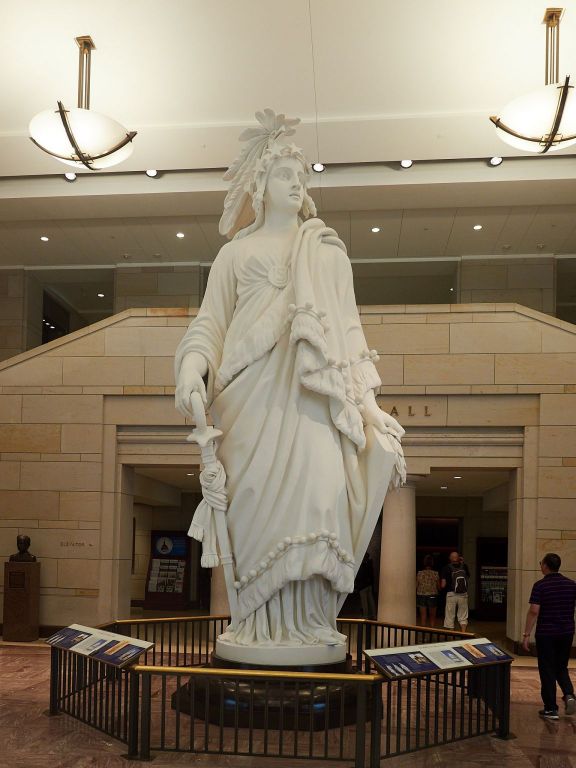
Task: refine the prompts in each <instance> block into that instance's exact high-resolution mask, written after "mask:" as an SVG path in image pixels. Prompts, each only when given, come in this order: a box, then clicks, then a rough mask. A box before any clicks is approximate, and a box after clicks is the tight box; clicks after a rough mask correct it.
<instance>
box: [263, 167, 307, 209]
mask: <svg viewBox="0 0 576 768" xmlns="http://www.w3.org/2000/svg"><path fill="white" fill-rule="evenodd" d="M305 179H306V174H305V172H304V168H303V167H302V163H301V162H300V161H299V160H298V159H297V158H295V157H280V158H278V159H277V160H275V161H274V163H273V165H272V167H271V169H270V173H269V175H268V182H267V184H266V190H265V192H264V206H265V209H266V210H271V209H276V210H280V211H286V212H294V213H298V211H299V210H300V208H302V203H303V201H304V182H305Z"/></svg>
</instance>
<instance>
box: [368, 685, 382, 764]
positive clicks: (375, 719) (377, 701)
mask: <svg viewBox="0 0 576 768" xmlns="http://www.w3.org/2000/svg"><path fill="white" fill-rule="evenodd" d="M370 693H371V695H372V707H371V709H372V712H371V717H370V768H379V765H380V736H381V731H382V681H381V680H380V681H378V682H376V683H374V684H373V685H372V687H371V689H370Z"/></svg>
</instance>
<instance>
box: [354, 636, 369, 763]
mask: <svg viewBox="0 0 576 768" xmlns="http://www.w3.org/2000/svg"><path fill="white" fill-rule="evenodd" d="M360 626H362V625H360ZM365 764H366V684H365V683H358V684H357V685H356V757H355V760H354V768H364V766H365Z"/></svg>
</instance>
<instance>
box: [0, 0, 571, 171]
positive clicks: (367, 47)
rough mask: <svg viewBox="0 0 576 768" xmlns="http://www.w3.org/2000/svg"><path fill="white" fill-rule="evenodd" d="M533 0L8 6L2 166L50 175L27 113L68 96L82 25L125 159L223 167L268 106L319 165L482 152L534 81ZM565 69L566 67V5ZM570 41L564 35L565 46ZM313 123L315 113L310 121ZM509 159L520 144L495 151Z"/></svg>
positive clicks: (539, 46)
mask: <svg viewBox="0 0 576 768" xmlns="http://www.w3.org/2000/svg"><path fill="white" fill-rule="evenodd" d="M545 7H546V6H545V3H543V2H542V1H541V0H507V2H502V0H484V2H482V3H470V2H466V3H462V2H458V1H457V0H427V1H426V2H425V3H424V2H422V0H404V1H403V2H402V3H393V2H391V1H390V0H356V2H354V3H351V2H349V0H291V2H290V4H289V5H286V4H285V3H280V2H278V1H277V0H242V2H238V0H211V2H209V3H208V2H205V0H164V1H163V2H162V3H159V2H157V0H124V2H122V3H118V2H116V0H99V2H83V3H78V2H77V0H58V2H52V3H50V4H49V5H48V4H46V2H45V0H27V1H26V2H25V3H10V4H7V7H5V8H4V10H3V18H2V26H1V32H0V35H1V42H2V44H1V45H0V93H2V94H3V98H2V100H1V103H0V134H1V136H0V176H5V175H20V174H41V173H50V172H51V170H52V169H53V168H54V161H53V160H52V159H51V158H50V157H48V156H44V155H43V154H42V153H41V152H40V151H39V150H38V149H37V148H35V147H34V146H33V145H32V143H31V142H30V141H29V140H28V138H27V125H28V122H29V120H30V118H31V117H32V116H33V115H34V114H36V113H37V112H39V111H40V110H42V109H46V108H48V107H50V106H52V105H54V107H55V106H56V101H57V100H58V99H61V100H63V101H64V103H65V104H66V105H67V106H68V105H70V106H75V103H74V102H75V101H76V81H77V48H76V44H75V42H74V38H75V37H76V36H78V35H86V34H89V35H91V36H92V38H93V39H94V41H95V44H96V51H94V53H93V57H92V99H91V108H92V109H94V110H96V111H101V112H104V113H106V114H109V115H111V116H114V117H115V118H116V119H118V120H120V121H121V122H123V123H124V124H125V126H126V127H127V128H128V129H129V130H136V131H138V137H137V139H136V140H135V144H134V147H135V149H134V154H133V156H132V158H131V159H130V160H129V161H127V162H126V164H125V165H124V166H123V168H124V170H138V169H144V168H147V167H160V168H220V167H223V166H225V165H226V164H227V163H229V162H230V159H231V157H232V155H233V154H234V153H235V151H236V138H237V135H238V129H239V126H241V125H244V124H248V123H251V122H252V120H253V113H254V111H255V110H256V109H260V108H262V107H264V106H272V107H274V108H275V109H277V110H279V111H283V112H286V113H287V114H289V115H295V116H299V117H301V118H302V119H303V121H304V127H303V129H302V130H301V131H300V132H299V137H298V138H299V141H300V142H302V143H303V145H304V146H305V148H306V149H307V150H308V152H309V154H311V155H314V154H320V155H321V157H322V159H323V161H324V162H327V163H359V162H375V161H376V162H379V161H384V160H398V159H400V158H401V157H405V156H408V157H412V158H414V159H431V158H455V157H456V158H461V157H486V156H490V155H493V154H498V153H501V152H502V151H504V149H503V146H502V144H501V143H500V141H499V140H498V139H497V138H496V136H495V133H494V130H493V128H492V126H491V125H490V123H489V122H488V116H489V115H491V114H496V113H498V111H499V110H500V109H501V108H502V106H503V105H504V104H506V102H508V101H510V100H511V99H512V98H513V97H515V96H517V95H519V94H521V93H523V92H526V91H530V90H532V89H534V88H535V87H537V86H539V85H541V84H543V73H544V27H543V26H542V24H541V20H542V16H543V12H544V9H545ZM561 40H562V49H561V62H560V63H561V70H562V74H563V73H564V72H571V71H572V72H574V71H576V45H574V41H575V40H576V8H574V7H570V8H569V9H568V11H567V13H566V14H565V18H564V20H563V21H562V35H561ZM570 41H572V44H570ZM316 122H317V123H318V124H317V125H316ZM505 154H507V155H511V154H518V153H516V152H512V151H508V150H506V151H505Z"/></svg>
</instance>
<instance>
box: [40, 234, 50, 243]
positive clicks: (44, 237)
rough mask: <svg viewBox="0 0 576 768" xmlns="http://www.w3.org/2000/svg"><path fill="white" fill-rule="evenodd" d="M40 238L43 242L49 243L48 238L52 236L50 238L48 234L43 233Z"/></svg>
mask: <svg viewBox="0 0 576 768" xmlns="http://www.w3.org/2000/svg"><path fill="white" fill-rule="evenodd" d="M40 240H42V242H43V243H47V242H48V240H50V238H49V237H46V235H42V236H41V237H40Z"/></svg>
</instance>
